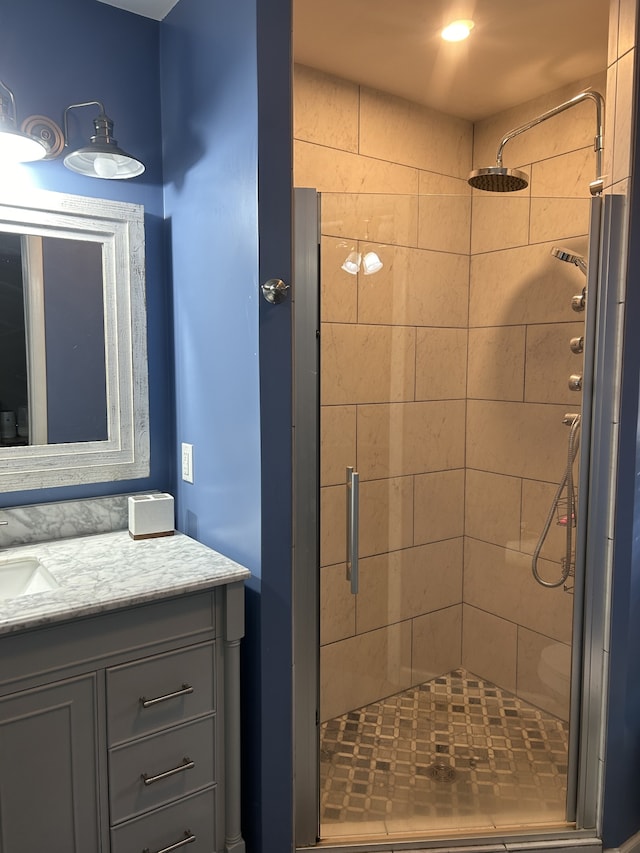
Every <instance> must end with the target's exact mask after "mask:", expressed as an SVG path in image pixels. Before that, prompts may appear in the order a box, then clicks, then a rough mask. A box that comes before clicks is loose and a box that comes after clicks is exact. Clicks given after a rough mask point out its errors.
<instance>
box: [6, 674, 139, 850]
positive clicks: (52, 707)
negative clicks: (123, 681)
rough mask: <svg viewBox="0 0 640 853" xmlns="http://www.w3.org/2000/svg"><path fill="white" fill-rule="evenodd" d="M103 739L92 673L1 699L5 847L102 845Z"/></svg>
mask: <svg viewBox="0 0 640 853" xmlns="http://www.w3.org/2000/svg"><path fill="white" fill-rule="evenodd" d="M97 746H98V716H97V707H96V679H95V676H94V675H85V676H81V677H79V678H72V679H68V680H64V681H60V682H58V683H54V684H48V685H45V686H43V687H37V688H34V689H32V690H24V691H21V692H19V693H15V694H12V695H9V696H5V697H4V698H3V699H2V700H0V839H1V844H0V847H1V849H2V851H3V853H4V851H7V853H12V851H14V850H16V851H20V853H22V851H24V853H26V851H34V850H51V851H58V850H59V851H67V850H68V851H72V850H78V851H80V850H100V817H99V807H98V778H99V774H98V749H97ZM141 849H142V848H141Z"/></svg>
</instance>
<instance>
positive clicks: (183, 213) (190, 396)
mask: <svg viewBox="0 0 640 853" xmlns="http://www.w3.org/2000/svg"><path fill="white" fill-rule="evenodd" d="M264 6H266V4H261V3H258V2H257V0H180V2H179V3H178V5H177V6H176V7H175V8H174V9H173V11H172V12H171V13H170V14H169V16H168V17H167V18H166V19H165V21H164V22H163V25H162V28H161V68H162V112H163V137H164V141H165V152H164V153H165V161H164V168H165V213H166V217H167V227H168V239H169V245H170V255H171V258H170V268H171V276H172V282H173V290H172V300H173V309H174V326H173V336H174V351H175V394H176V413H177V414H176V417H177V432H176V439H177V441H176V449H175V455H176V459H178V458H179V452H180V443H181V442H183V441H184V442H188V443H191V444H193V446H194V483H193V484H192V485H191V484H187V483H183V482H182V481H180V480H178V482H177V484H176V494H177V507H178V519H179V521H178V524H179V527H180V528H181V529H182V530H184V531H186V532H187V533H189V534H191V535H193V536H195V537H197V538H198V539H200V540H201V541H202V542H205V543H206V544H208V545H210V546H212V547H214V548H216V549H218V550H219V551H222V552H223V553H226V554H227V555H229V556H230V557H232V558H234V559H237V560H239V561H240V562H242V563H244V564H245V565H246V566H248V567H249V568H250V569H251V571H252V572H253V577H252V578H251V579H250V581H249V582H248V583H247V586H246V591H247V598H246V600H247V609H246V612H247V631H246V638H245V641H244V643H243V659H242V663H243V691H244V697H245V698H244V702H243V713H244V717H243V732H242V733H243V758H244V760H243V829H244V834H245V838H246V840H247V842H248V849H249V850H251V851H259V850H265V851H286V850H289V849H290V848H291V844H292V807H291V803H292V778H291V316H290V305H289V304H286V305H284V306H278V307H277V308H274V307H273V306H269V305H268V304H267V303H266V302H264V301H263V300H261V299H260V297H259V289H258V284H259V281H262V280H264V279H266V278H269V277H274V276H277V277H280V278H285V279H288V278H289V276H290V251H291V250H290V237H291V230H290V228H291V220H290V205H291V117H290V106H289V92H290V78H289V75H290V59H289V56H290V45H289V40H290V16H291V10H290V3H289V0H285V2H283V0H273V2H270V3H269V9H268V14H267V13H266V12H265V18H266V20H263V19H262V16H261V15H262V12H261V10H262V7H264ZM256 48H257V50H256ZM260 166H261V167H262V168H260ZM261 366H262V370H261V369H260V367H261Z"/></svg>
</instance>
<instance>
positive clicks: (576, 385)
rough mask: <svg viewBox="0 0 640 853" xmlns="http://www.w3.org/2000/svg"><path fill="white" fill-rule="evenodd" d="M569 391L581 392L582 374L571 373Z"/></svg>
mask: <svg viewBox="0 0 640 853" xmlns="http://www.w3.org/2000/svg"><path fill="white" fill-rule="evenodd" d="M569 390H570V391H582V374H580V373H572V374H571V376H570V377H569Z"/></svg>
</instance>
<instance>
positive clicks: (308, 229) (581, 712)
mask: <svg viewBox="0 0 640 853" xmlns="http://www.w3.org/2000/svg"><path fill="white" fill-rule="evenodd" d="M320 210H321V194H320V193H317V192H316V191H315V190H313V189H294V226H293V227H294V234H293V238H294V239H293V332H294V359H293V365H294V379H293V382H294V385H293V414H294V450H293V471H294V473H293V490H294V507H295V510H294V543H293V545H294V547H293V602H294V616H293V626H292V628H293V642H294V714H293V719H294V732H293V737H294V767H293V779H294V839H295V846H296V849H297V850H300V851H304V850H310V849H313V848H314V847H318V849H322V850H330V849H335V850H338V849H339V850H342V851H344V850H348V849H350V847H351V845H350V844H349V843H348V842H346V841H344V840H342V841H339V842H336V843H335V844H332V843H328V842H326V841H325V842H322V844H321V846H318V838H319V830H320V818H319V806H320V803H319V738H318V728H319V668H320V655H319V649H320V639H319V634H320V631H319V592H320V589H319V480H320V478H319V454H320V433H319V407H320V395H319V380H320V352H319V337H320V260H319V258H320V227H321V217H320ZM591 219H592V226H593V227H591V228H590V237H589V258H590V260H591V261H592V264H591V268H592V272H591V275H590V276H589V282H588V283H589V285H590V287H591V298H590V299H589V300H588V302H589V306H588V311H587V317H586V327H585V337H586V338H587V337H589V338H590V339H591V340H590V342H589V345H588V351H587V352H585V377H584V378H585V380H586V387H585V393H584V394H583V442H582V450H581V458H580V465H581V473H580V481H579V501H580V504H579V505H580V506H582V507H586V511H584V512H581V513H580V516H579V518H581V519H582V528H581V530H580V529H579V531H578V542H577V555H576V563H577V565H576V569H577V571H576V575H578V572H580V573H581V574H583V576H584V578H585V582H584V584H580V583H577V584H576V596H577V598H578V601H577V606H576V608H575V615H576V616H577V618H575V619H574V637H573V652H572V702H571V726H572V728H573V738H572V742H573V743H572V747H571V750H570V752H571V754H572V757H573V758H572V761H571V765H570V767H569V769H568V772H570V773H572V776H573V779H572V780H571V781H569V795H568V817H569V819H571V818H575V820H576V828H575V829H567V830H554V831H545V830H543V829H542V830H535V829H532V830H530V831H525V832H523V833H501V832H500V831H497V832H495V833H492V834H490V835H489V834H483V833H479V834H478V835H476V836H468V837H465V838H462V837H456V836H455V835H451V836H443V837H442V838H438V839H435V838H433V837H431V838H425V839H424V840H423V841H417V840H416V839H415V838H414V839H413V840H411V841H398V840H396V841H394V840H393V837H392V836H389V837H388V838H387V839H384V840H383V839H380V840H379V841H372V842H369V843H368V844H367V850H369V851H378V850H379V851H385V850H390V849H393V850H400V849H415V847H416V843H420V844H422V846H423V847H424V848H427V847H433V848H435V847H441V846H442V845H443V844H446V846H447V848H448V849H454V848H455V847H460V848H461V849H463V848H468V847H470V846H473V845H477V844H478V842H479V841H484V843H488V842H492V843H499V844H502V845H507V846H510V845H514V846H517V848H518V850H527V849H534V848H535V849H540V848H541V845H542V849H544V848H545V847H548V848H549V849H551V848H556V849H557V848H558V847H559V846H561V847H563V848H566V847H573V846H576V847H577V846H579V847H581V848H588V849H593V850H594V851H595V850H600V849H601V843H600V842H599V841H598V837H599V834H600V829H601V811H602V809H601V805H602V803H601V800H602V797H601V792H602V775H603V762H602V761H601V743H602V740H603V737H602V736H603V732H604V726H605V719H606V707H605V696H606V681H607V671H606V665H605V664H606V655H605V652H604V649H605V647H606V644H607V637H608V634H609V622H608V620H609V610H610V588H611V565H612V545H613V540H612V537H611V535H610V534H609V531H610V530H612V521H613V512H614V506H613V495H614V488H615V472H614V466H613V465H612V464H611V461H612V459H615V451H616V447H617V423H616V417H615V415H616V412H617V409H618V398H619V382H618V377H619V376H620V370H621V364H620V361H621V357H620V349H621V348H620V346H619V342H620V335H621V332H622V323H621V312H620V311H619V310H617V307H618V306H619V304H620V303H621V302H622V298H621V293H622V291H623V286H624V281H623V272H624V260H623V254H624V241H625V239H626V223H625V221H624V199H623V197H621V196H615V195H605V196H601V197H596V198H594V199H592V209H591ZM596 224H597V227H596ZM594 252H595V253H596V254H595V257H594ZM593 261H595V263H593ZM611 377H615V379H616V381H614V382H612V381H611ZM585 422H586V423H585ZM589 494H592V495H593V496H594V498H593V500H591V501H590V500H589V499H588V495H589ZM580 561H581V562H582V563H583V567H582V568H581V566H580ZM576 697H577V698H576ZM570 734H571V733H570ZM356 847H357V845H355V844H354V845H353V849H354V850H355V849H356ZM502 849H504V848H502Z"/></svg>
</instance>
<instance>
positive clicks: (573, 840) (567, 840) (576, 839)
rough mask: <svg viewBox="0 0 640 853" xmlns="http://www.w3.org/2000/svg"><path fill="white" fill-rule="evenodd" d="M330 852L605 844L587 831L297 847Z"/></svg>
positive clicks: (483, 851)
mask: <svg viewBox="0 0 640 853" xmlns="http://www.w3.org/2000/svg"><path fill="white" fill-rule="evenodd" d="M314 850H315V851H323V853H324V851H330V853H390V852H391V853H396V851H407V853H420V851H423V850H438V851H442V853H528V851H531V853H534V851H535V853H543V851H552V852H553V853H564V851H567V853H578V852H579V853H602V841H601V839H599V838H597V837H596V836H595V835H594V833H593V832H590V831H588V830H573V831H572V832H571V834H567V833H566V832H564V833H561V832H552V833H531V832H529V833H527V834H526V835H525V834H524V833H519V834H509V835H506V834H504V835H492V836H478V835H475V836H469V837H468V838H460V837H458V838H455V839H453V838H451V837H450V836H449V837H448V838H445V837H441V838H433V837H432V838H418V837H416V838H413V839H403V840H400V839H398V838H396V839H395V840H394V839H392V838H388V839H386V840H385V841H382V840H377V841H375V840H373V839H371V840H366V839H364V838H362V837H360V838H358V839H357V840H356V839H354V840H353V841H347V840H346V839H344V840H341V841H334V840H331V841H326V842H319V843H318V844H315V845H313V846H310V847H297V848H296V853H310V851H314Z"/></svg>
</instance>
